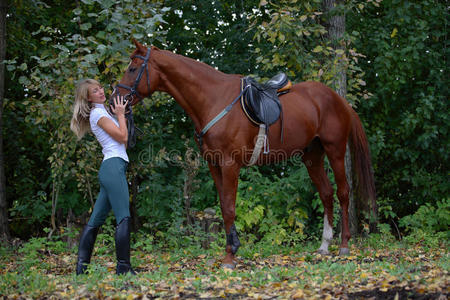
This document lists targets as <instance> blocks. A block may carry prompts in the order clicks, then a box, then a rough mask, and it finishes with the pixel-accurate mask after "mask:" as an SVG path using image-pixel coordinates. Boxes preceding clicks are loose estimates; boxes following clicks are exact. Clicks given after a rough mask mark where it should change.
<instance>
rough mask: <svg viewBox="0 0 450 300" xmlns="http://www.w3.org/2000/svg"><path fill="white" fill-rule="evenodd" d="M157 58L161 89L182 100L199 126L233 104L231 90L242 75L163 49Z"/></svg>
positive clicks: (181, 102) (198, 127)
mask: <svg viewBox="0 0 450 300" xmlns="http://www.w3.org/2000/svg"><path fill="white" fill-rule="evenodd" d="M158 52H159V51H158ZM155 61H156V64H157V65H158V68H159V70H160V72H162V76H161V80H162V82H161V83H160V87H159V90H161V91H164V92H167V93H169V94H170V95H171V96H172V97H173V98H174V99H175V100H176V101H177V102H178V104H180V106H181V107H182V108H183V109H184V110H185V111H186V113H187V114H188V115H189V117H190V118H191V119H192V121H193V122H194V124H195V126H196V127H197V129H198V130H201V129H202V128H203V127H204V126H205V125H206V124H207V122H209V120H210V119H211V118H212V117H211V116H213V115H214V114H217V113H219V112H220V110H222V109H223V108H224V107H225V106H226V105H228V104H229V103H227V102H228V101H231V100H232V99H231V100H230V99H228V98H229V97H228V95H227V94H229V93H230V89H231V87H232V86H234V85H236V82H239V79H238V76H235V75H228V74H224V73H222V72H220V71H217V70H215V69H214V68H212V67H210V66H208V65H206V64H203V63H200V62H197V61H194V60H191V59H188V58H186V57H183V56H180V55H175V54H173V53H170V52H166V51H161V52H159V53H158V56H157V57H156V55H155ZM237 86H238V85H237Z"/></svg>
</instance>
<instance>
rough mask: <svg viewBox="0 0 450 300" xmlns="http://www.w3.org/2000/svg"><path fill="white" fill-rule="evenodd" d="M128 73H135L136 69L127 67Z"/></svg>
mask: <svg viewBox="0 0 450 300" xmlns="http://www.w3.org/2000/svg"><path fill="white" fill-rule="evenodd" d="M128 71H129V72H130V73H133V72H134V71H136V68H133V67H129V68H128Z"/></svg>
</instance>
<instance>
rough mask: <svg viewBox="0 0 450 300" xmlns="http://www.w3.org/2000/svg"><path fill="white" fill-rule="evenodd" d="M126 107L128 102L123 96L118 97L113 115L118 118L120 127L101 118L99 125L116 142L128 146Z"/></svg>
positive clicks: (115, 100)
mask: <svg viewBox="0 0 450 300" xmlns="http://www.w3.org/2000/svg"><path fill="white" fill-rule="evenodd" d="M125 106H126V101H125V100H124V97H123V96H117V97H116V98H114V107H112V108H111V109H112V111H113V113H114V114H115V115H116V116H117V121H118V122H119V127H117V126H116V124H114V122H113V121H111V120H110V119H108V118H106V117H102V118H100V120H98V122H97V125H98V126H100V127H101V128H102V129H103V130H104V131H106V133H108V134H109V135H110V136H111V137H112V138H113V139H114V140H116V141H117V142H119V143H121V144H127V141H128V130H127V122H126V120H125Z"/></svg>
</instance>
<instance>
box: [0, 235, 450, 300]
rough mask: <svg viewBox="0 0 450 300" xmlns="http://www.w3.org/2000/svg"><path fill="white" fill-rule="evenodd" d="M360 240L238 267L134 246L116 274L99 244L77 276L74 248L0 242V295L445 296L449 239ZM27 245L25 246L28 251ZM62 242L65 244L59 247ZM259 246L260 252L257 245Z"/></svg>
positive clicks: (190, 253) (251, 253)
mask: <svg viewBox="0 0 450 300" xmlns="http://www.w3.org/2000/svg"><path fill="white" fill-rule="evenodd" d="M376 243H378V244H377V245H374V246H373V247H371V246H369V245H368V244H367V243H355V244H353V245H352V247H351V253H352V254H351V255H350V256H347V257H339V256H337V255H336V254H337V252H338V249H337V247H336V246H333V247H332V249H331V250H332V252H333V255H331V256H322V255H319V254H316V253H315V252H314V251H313V247H315V246H316V245H314V246H311V245H307V246H305V247H302V246H297V247H295V248H294V247H291V248H288V247H274V248H273V249H271V254H269V255H267V254H261V253H260V252H259V251H261V252H264V251H262V250H264V249H258V248H253V249H249V248H247V249H245V247H243V253H244V255H243V256H241V257H240V258H239V263H238V265H237V267H236V269H235V270H233V271H230V270H224V269H222V268H221V267H220V261H219V256H220V254H221V253H220V251H219V250H218V249H216V250H203V249H201V248H195V249H194V248H186V249H184V250H182V249H178V250H174V251H164V250H160V249H158V250H152V251H143V250H142V249H135V250H134V251H133V253H132V254H133V260H132V261H133V265H135V266H138V267H137V270H138V271H139V274H138V275H137V276H131V275H126V276H116V275H114V268H115V261H114V255H113V253H112V251H108V250H102V248H101V247H97V248H99V250H98V251H97V253H96V254H95V255H94V257H93V260H92V263H91V266H90V268H89V270H90V274H89V275H83V276H75V275H74V265H75V260H76V254H75V251H74V249H72V251H68V250H61V251H59V250H55V249H58V247H55V245H53V247H48V246H44V247H43V248H42V249H41V248H40V244H39V242H35V245H34V248H33V246H29V244H28V246H27V245H25V246H22V247H16V248H14V249H11V248H9V249H5V248H0V249H1V252H0V265H1V269H0V295H2V296H3V297H4V298H6V299H25V298H27V299H28V298H34V299H153V298H175V299H198V298H208V299H211V298H227V299H367V298H372V299H447V298H448V295H449V286H450V285H449V265H450V264H449V253H448V249H447V247H446V246H445V245H442V244H441V245H440V246H434V247H424V246H421V245H414V246H411V245H408V244H406V243H401V242H389V243H386V245H384V244H383V241H382V239H379V240H378V241H376ZM24 249H25V250H24ZM59 249H65V248H61V247H60V248H59ZM258 250H259V251H258Z"/></svg>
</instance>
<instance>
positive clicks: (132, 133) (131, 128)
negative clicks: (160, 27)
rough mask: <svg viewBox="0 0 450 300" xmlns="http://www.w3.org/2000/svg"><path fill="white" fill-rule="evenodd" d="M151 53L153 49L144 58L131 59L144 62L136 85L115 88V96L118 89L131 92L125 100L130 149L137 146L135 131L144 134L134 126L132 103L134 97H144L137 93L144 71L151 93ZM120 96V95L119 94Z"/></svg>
mask: <svg viewBox="0 0 450 300" xmlns="http://www.w3.org/2000/svg"><path fill="white" fill-rule="evenodd" d="M150 52H151V48H148V49H147V54H146V55H145V57H144V56H142V55H133V56H132V57H131V59H133V58H140V59H142V60H143V61H144V62H143V63H142V65H141V68H140V69H139V73H138V75H137V77H136V80H135V81H134V85H133V86H132V87H131V86H128V85H125V84H121V83H119V84H117V85H116V87H115V88H114V92H113V95H115V94H116V91H117V88H118V87H120V88H123V89H126V90H129V91H130V92H129V93H128V94H126V95H125V96H124V98H125V100H127V105H126V110H125V111H126V112H125V117H126V119H127V123H128V124H127V128H128V147H129V148H133V147H134V146H135V145H136V131H135V129H137V130H138V131H140V132H141V133H142V130H140V129H139V128H137V127H136V126H134V120H133V111H132V109H131V105H132V103H131V102H132V101H131V100H133V96H136V97H138V98H140V100H142V99H143V98H145V97H143V96H142V95H141V94H139V92H138V91H137V87H138V85H139V82H140V81H141V79H142V75H143V74H144V70H145V72H146V75H147V87H148V91H149V93H150V73H149V71H148V61H149V60H150ZM119 96H120V93H119Z"/></svg>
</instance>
